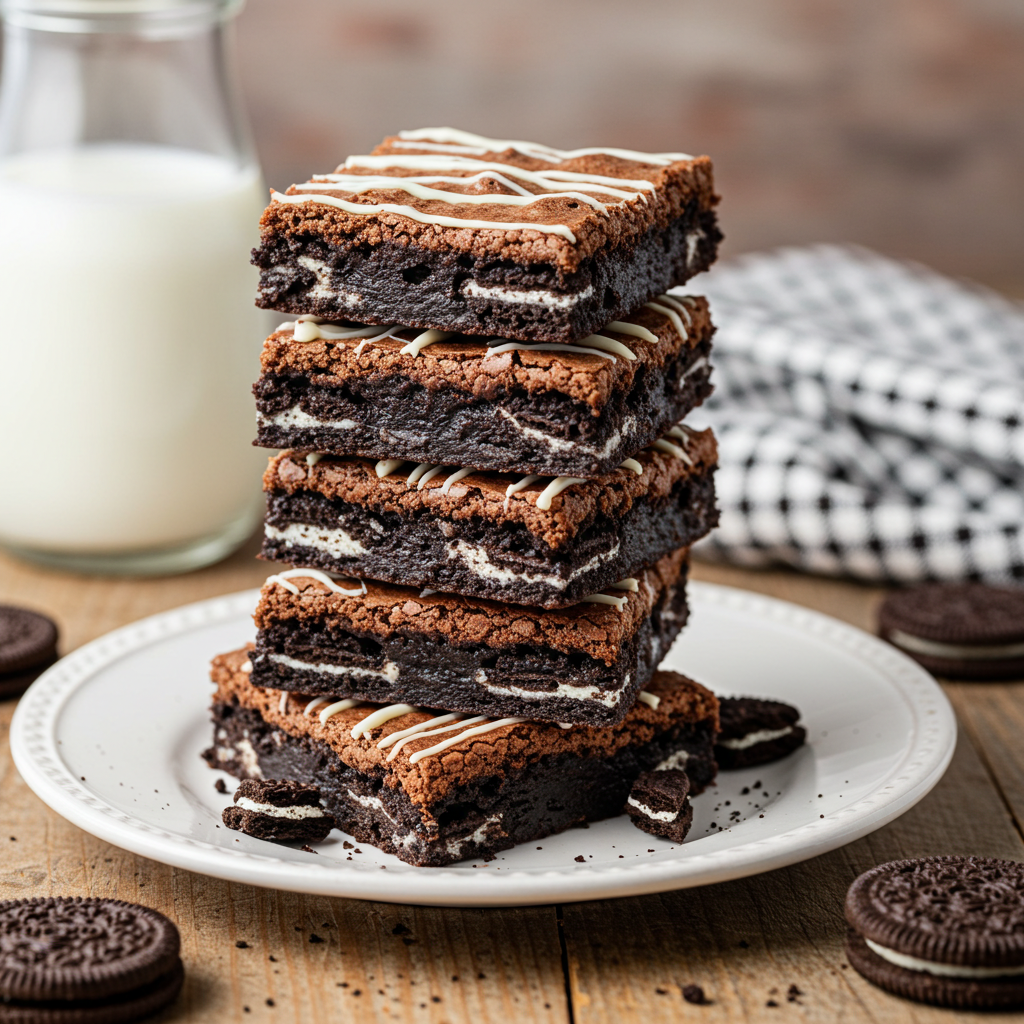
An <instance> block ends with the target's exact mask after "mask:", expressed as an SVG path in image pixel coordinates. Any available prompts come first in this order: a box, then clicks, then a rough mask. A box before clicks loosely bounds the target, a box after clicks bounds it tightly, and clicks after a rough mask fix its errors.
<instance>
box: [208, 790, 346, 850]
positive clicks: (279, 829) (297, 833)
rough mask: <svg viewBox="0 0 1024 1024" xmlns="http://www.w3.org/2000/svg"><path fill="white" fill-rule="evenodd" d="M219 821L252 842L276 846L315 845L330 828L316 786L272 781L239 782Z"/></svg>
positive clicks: (331, 818) (328, 818)
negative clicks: (276, 844)
mask: <svg viewBox="0 0 1024 1024" xmlns="http://www.w3.org/2000/svg"><path fill="white" fill-rule="evenodd" d="M221 820H222V821H223V822H224V824H225V825H227V827H228V828H233V829H235V830H236V831H238V832H244V833H245V834H246V835H247V836H252V837H253V838H254V839H269V840H271V841H272V842H277V843H319V842H321V841H322V840H324V839H326V838H327V836H328V834H329V833H330V831H331V829H333V828H334V817H333V816H332V815H331V814H329V813H328V812H327V811H325V810H324V809H323V807H321V806H320V790H319V789H318V788H317V787H316V786H311V785H307V784H306V783H303V782H288V781H278V780H276V779H243V780H242V781H241V782H240V783H239V784H238V789H237V790H235V802H234V805H233V806H231V807H225V808H224V812H223V814H222V815H221Z"/></svg>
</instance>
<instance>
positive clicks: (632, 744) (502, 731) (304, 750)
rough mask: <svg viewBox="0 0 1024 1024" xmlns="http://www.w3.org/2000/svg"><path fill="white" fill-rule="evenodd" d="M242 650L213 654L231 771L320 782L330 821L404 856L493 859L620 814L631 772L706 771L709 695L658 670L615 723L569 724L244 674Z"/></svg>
mask: <svg viewBox="0 0 1024 1024" xmlns="http://www.w3.org/2000/svg"><path fill="white" fill-rule="evenodd" d="M247 659H248V652H247V651H245V650H239V651H234V652H232V653H231V654H225V655H220V656H218V657H217V658H215V659H214V662H213V671H212V676H213V680H214V682H215V683H216V684H217V690H216V693H215V695H214V699H213V709H212V710H213V721H214V743H213V746H212V747H211V748H210V749H209V750H208V751H206V753H205V755H204V757H205V758H206V760H207V761H208V763H209V764H210V765H211V766H212V767H215V768H219V769H222V770H224V771H227V772H231V773H232V774H234V775H237V776H238V777H240V778H255V779H260V778H264V777H267V778H288V779H294V780H296V781H299V782H305V783H309V784H312V785H316V786H318V787H319V789H320V792H321V794H322V796H323V800H324V804H325V806H326V808H327V810H328V811H329V812H330V813H331V814H332V815H333V816H334V818H335V820H336V822H337V826H338V828H340V829H342V830H343V831H345V832H347V833H349V834H350V835H352V836H354V837H355V838H356V839H357V840H358V841H359V842H361V843H368V844H370V845H372V846H378V847H380V848H381V849H382V850H386V851H387V852H389V853H394V854H395V855H396V856H397V857H399V858H401V859H402V860H404V861H406V862H407V863H410V864H418V865H424V866H440V865H443V864H450V863H452V862H454V861H458V860H463V859H465V858H468V857H492V856H494V854H495V853H497V852H498V851H500V850H507V849H508V848H509V847H511V846H514V845H515V844H516V843H521V842H526V841H532V840H535V839H541V838H543V837H544V836H548V835H551V834H552V833H555V832H561V831H563V830H564V829H566V828H569V827H571V826H572V825H576V824H579V823H581V822H584V821H596V820H599V819H601V818H608V817H613V816H615V815H618V814H621V813H622V807H623V805H624V804H625V802H626V799H627V798H628V796H629V791H630V788H631V787H632V785H633V782H634V781H635V779H636V777H637V776H638V775H639V774H640V773H641V772H643V771H650V770H651V769H653V768H655V767H656V766H657V765H659V764H662V763H664V762H666V761H668V760H671V759H673V758H675V759H678V758H679V757H680V755H683V754H685V755H686V759H687V768H686V770H687V775H688V776H689V780H690V784H691V787H692V792H694V793H699V792H700V791H701V790H703V789H704V787H705V786H707V785H708V784H709V783H710V782H711V781H712V780H713V779H714V777H715V770H716V769H715V763H714V759H713V756H712V743H713V741H714V734H715V731H716V730H717V728H718V702H717V700H716V699H715V696H714V694H712V693H711V692H710V691H709V690H706V689H705V688H704V687H703V686H701V685H699V684H698V683H695V682H693V681H692V680H689V679H686V678H685V677H684V676H680V675H677V674H675V673H673V672H658V673H656V674H655V676H654V677H653V679H651V680H650V681H649V683H648V685H647V689H646V690H645V691H644V694H643V699H641V700H639V701H637V702H636V704H634V705H633V707H632V708H631V709H630V711H629V713H628V714H627V715H626V717H625V719H624V720H623V721H622V722H620V723H619V724H618V725H615V726H605V727H602V728H587V727H582V726H572V727H571V728H568V729H565V728H562V727H560V726H559V725H557V724H555V723H544V722H536V721H528V720H526V719H523V718H519V717H508V718H502V719H498V720H488V719H480V718H477V717H465V716H462V715H459V714H434V713H432V712H429V711H424V710H422V709H418V708H414V707H411V706H409V705H406V704H401V705H394V706H391V707H381V706H379V705H366V704H359V703H358V702H356V701H339V702H334V703H333V704H328V705H326V706H323V705H321V706H319V707H312V708H311V707H310V704H311V701H310V698H309V696H308V695H296V694H291V693H288V692H287V691H280V690H271V689H263V688H260V687H257V686H253V685H252V683H251V682H250V680H249V676H248V675H247V674H246V673H245V672H243V671H242V667H243V665H244V663H245V662H246V660H247Z"/></svg>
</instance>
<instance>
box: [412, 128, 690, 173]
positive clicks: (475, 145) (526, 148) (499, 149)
mask: <svg viewBox="0 0 1024 1024" xmlns="http://www.w3.org/2000/svg"><path fill="white" fill-rule="evenodd" d="M398 137H399V138H400V139H402V140H403V141H406V142H422V141H425V140H426V141H429V142H434V143H438V142H440V143H447V144H449V146H450V147H451V148H453V149H454V148H459V149H471V148H472V149H476V150H477V151H479V152H482V153H503V152H505V150H507V149H512V150H515V152H517V153H522V155H523V156H528V157H532V158H533V159H534V160H547V161H549V162H550V163H561V162H562V161H564V160H573V159H575V158H576V157H581V156H595V155H604V154H607V155H608V156H617V157H619V158H620V159H622V160H632V161H634V162H635V163H639V164H654V165H655V166H666V165H668V164H671V163H676V162H677V161H679V160H692V159H693V157H692V156H689V155H688V154H686V153H640V152H638V151H637V150H634V149H610V148H608V147H605V146H593V147H590V148H587V149H554V148H553V147H552V146H545V145H543V144H542V143H540V142H521V141H519V140H516V139H489V138H487V136H485V135H474V134H473V133H472V132H466V131H463V130H462V129H460V128H416V129H412V130H406V131H401V132H399V133H398Z"/></svg>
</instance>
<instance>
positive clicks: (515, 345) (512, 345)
mask: <svg viewBox="0 0 1024 1024" xmlns="http://www.w3.org/2000/svg"><path fill="white" fill-rule="evenodd" d="M590 337H591V338H593V337H594V335H591V336H590ZM492 340H493V341H504V339H502V338H494V339H492ZM587 340H589V339H587ZM605 340H607V341H611V339H610V338H607V339H605ZM622 347H623V348H626V346H625V345H623V346H622ZM515 350H521V351H523V352H577V353H579V354H580V355H587V356H600V357H601V358H602V359H609V360H611V361H612V362H613V363H614V362H615V356H614V355H612V354H610V353H609V352H607V351H604V352H602V351H601V349H600V348H584V347H583V346H582V345H565V344H563V343H562V342H559V341H551V342H544V343H543V344H540V345H528V344H527V343H526V342H524V341H504V344H501V345H496V346H494V347H493V348H488V350H487V354H488V355H489V356H497V355H501V353H502V352H512V351H515ZM626 351H627V352H628V351H629V350H628V349H626ZM630 355H633V353H632V352H630ZM633 358H634V359H635V358H636V357H635V356H633Z"/></svg>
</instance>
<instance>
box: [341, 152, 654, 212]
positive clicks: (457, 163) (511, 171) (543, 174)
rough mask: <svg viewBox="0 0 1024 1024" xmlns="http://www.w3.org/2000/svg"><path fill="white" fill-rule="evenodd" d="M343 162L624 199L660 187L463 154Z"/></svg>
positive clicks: (361, 158) (362, 158)
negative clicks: (481, 174) (472, 175)
mask: <svg viewBox="0 0 1024 1024" xmlns="http://www.w3.org/2000/svg"><path fill="white" fill-rule="evenodd" d="M343 166H344V167H347V168H352V167H365V168H366V169H367V170H374V169H378V170H382V169H387V168H389V167H401V168H403V169H407V170H412V171H417V170H419V171H470V172H471V171H489V172H491V173H490V174H487V175H485V177H494V173H495V172H496V173H498V174H504V175H507V176H508V177H510V178H518V179H519V180H520V181H528V182H530V184H531V185H537V186H538V187H539V188H543V189H558V188H560V187H561V185H560V183H562V182H574V183H576V184H577V185H579V186H580V187H581V188H584V189H586V190H587V191H588V192H600V193H602V194H604V195H610V196H615V197H616V198H617V199H623V200H632V199H639V200H641V201H642V202H644V203H646V202H647V197H646V196H645V195H644V193H645V192H656V191H657V186H656V185H655V184H654V182H652V181H646V180H643V179H634V178H612V177H609V176H607V175H604V174H589V173H585V172H582V171H556V170H545V171H526V170H523V168H521V167H516V166H514V165H513V164H502V163H497V162H492V161H490V160H472V159H469V158H467V157H462V156H433V155H428V154H417V155H415V156H403V155H401V154H397V153H391V154H388V155H386V156H350V157H349V158H348V159H347V160H346V161H345V163H344V164H343Z"/></svg>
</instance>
